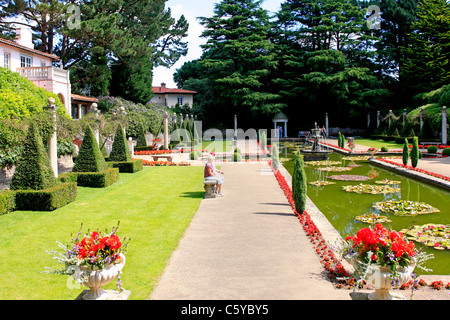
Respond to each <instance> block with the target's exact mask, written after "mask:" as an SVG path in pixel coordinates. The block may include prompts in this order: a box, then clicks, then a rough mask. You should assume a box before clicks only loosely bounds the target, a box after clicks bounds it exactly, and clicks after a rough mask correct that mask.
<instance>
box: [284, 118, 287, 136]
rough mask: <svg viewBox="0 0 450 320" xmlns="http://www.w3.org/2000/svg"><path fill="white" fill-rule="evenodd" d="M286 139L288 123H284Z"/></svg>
mask: <svg viewBox="0 0 450 320" xmlns="http://www.w3.org/2000/svg"><path fill="white" fill-rule="evenodd" d="M284 137H285V138H287V121H285V122H284Z"/></svg>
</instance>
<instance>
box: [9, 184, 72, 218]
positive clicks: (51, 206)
mask: <svg viewBox="0 0 450 320" xmlns="http://www.w3.org/2000/svg"><path fill="white" fill-rule="evenodd" d="M76 197H77V185H76V183H73V182H67V183H61V184H58V185H56V186H54V187H51V188H48V189H44V190H17V191H15V202H16V210H26V211H53V210H56V209H58V208H61V207H63V206H65V205H66V204H68V203H70V202H72V201H74V200H75V198H76Z"/></svg>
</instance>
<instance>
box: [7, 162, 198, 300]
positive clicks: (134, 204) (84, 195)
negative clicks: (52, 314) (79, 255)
mask: <svg viewBox="0 0 450 320" xmlns="http://www.w3.org/2000/svg"><path fill="white" fill-rule="evenodd" d="M202 182H203V168H202V167H151V168H148V167H147V168H144V170H143V171H140V172H138V173H134V174H129V173H128V174H126V173H121V174H120V181H119V182H118V183H116V184H114V185H112V186H110V187H108V188H104V189H91V188H82V187H79V188H78V196H77V199H76V201H75V202H72V203H70V204H69V205H67V206H65V207H63V208H60V209H58V210H55V211H53V212H25V211H16V212H12V213H9V214H5V215H2V216H0V230H1V232H0V252H1V259H0V270H1V272H0V299H2V300H10V299H26V300H37V299H44V300H53V299H58V300H60V299H68V300H73V299H75V298H76V297H77V296H78V295H79V294H80V293H81V292H82V290H83V289H85V288H84V287H81V288H80V287H78V288H73V287H74V285H73V284H74V283H73V281H72V278H71V277H66V276H60V275H54V274H45V273H41V271H44V270H45V267H53V268H59V266H60V265H59V264H58V263H57V262H56V261H55V260H53V259H52V257H51V255H49V254H48V253H46V251H47V250H48V251H50V250H58V247H57V243H56V241H61V242H62V243H65V244H66V243H67V244H68V243H69V242H70V239H71V234H76V233H77V232H78V230H79V229H80V226H81V223H83V224H84V228H83V231H87V229H90V230H91V231H93V230H94V229H100V230H101V231H104V230H106V229H107V230H111V228H112V227H113V226H115V225H117V222H118V221H120V228H119V233H118V234H119V236H121V237H123V236H126V237H127V238H130V243H129V245H128V249H127V254H126V258H127V261H126V265H125V267H124V269H123V275H122V284H123V287H124V288H125V289H127V290H131V296H130V299H147V298H149V296H150V293H151V291H152V290H153V288H154V286H155V285H156V283H157V281H158V278H159V277H160V276H161V274H162V272H163V271H164V268H165V266H166V264H167V262H168V259H169V258H170V256H171V254H172V252H173V250H174V249H175V248H176V247H177V245H178V242H179V240H180V239H181V237H182V236H183V234H184V232H185V230H186V228H187V227H188V226H189V224H190V221H191V219H192V218H193V216H194V214H195V212H196V211H197V209H198V207H199V205H200V202H201V200H202V198H203V195H204V190H203V183H202ZM115 286H116V281H113V282H112V283H111V284H109V285H108V286H106V288H107V289H108V288H109V289H114V288H115Z"/></svg>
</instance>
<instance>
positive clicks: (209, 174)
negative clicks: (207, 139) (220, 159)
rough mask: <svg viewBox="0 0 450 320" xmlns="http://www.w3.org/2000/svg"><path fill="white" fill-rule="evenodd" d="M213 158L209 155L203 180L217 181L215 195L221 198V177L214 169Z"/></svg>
mask: <svg viewBox="0 0 450 320" xmlns="http://www.w3.org/2000/svg"><path fill="white" fill-rule="evenodd" d="M213 162H214V156H213V155H212V154H209V155H208V157H207V160H206V164H205V180H213V181H214V180H215V181H217V195H218V196H220V197H223V195H222V184H223V177H222V176H221V175H219V174H218V172H217V171H218V170H216V169H215V167H214V165H213Z"/></svg>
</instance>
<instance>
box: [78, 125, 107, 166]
mask: <svg viewBox="0 0 450 320" xmlns="http://www.w3.org/2000/svg"><path fill="white" fill-rule="evenodd" d="M105 168H106V163H105V158H104V157H103V154H102V152H101V151H100V147H99V146H98V142H97V139H95V135H94V132H93V131H92V129H91V127H90V126H89V125H88V126H86V129H85V132H84V137H83V142H82V144H81V148H80V152H79V153H78V157H77V159H76V160H75V165H74V167H73V169H72V171H73V172H101V171H103V170H104V169H105Z"/></svg>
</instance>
